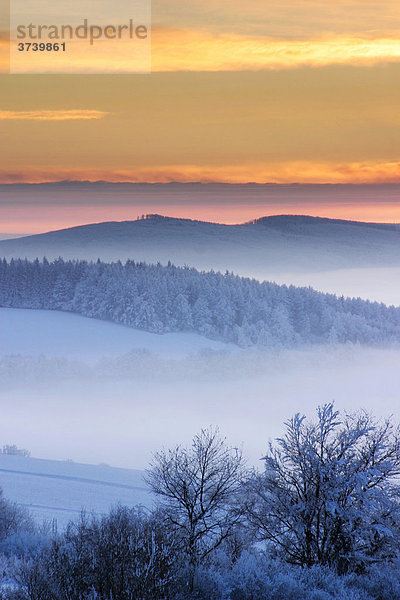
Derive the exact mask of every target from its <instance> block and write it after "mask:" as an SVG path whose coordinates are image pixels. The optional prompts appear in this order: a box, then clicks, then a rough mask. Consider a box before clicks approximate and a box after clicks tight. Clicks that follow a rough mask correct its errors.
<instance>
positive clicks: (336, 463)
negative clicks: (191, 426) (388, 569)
mask: <svg viewBox="0 0 400 600" xmlns="http://www.w3.org/2000/svg"><path fill="white" fill-rule="evenodd" d="M317 414H318V418H317V420H316V421H315V422H308V421H306V419H305V417H304V416H301V415H299V414H297V415H296V416H294V417H293V418H292V419H290V421H288V422H287V423H286V433H285V435H284V436H283V437H282V438H280V439H277V440H276V442H275V443H271V444H270V445H269V450H268V453H267V455H266V456H265V457H264V461H265V471H264V473H263V474H254V476H253V477H252V478H251V479H250V482H249V484H248V496H247V499H246V512H247V515H248V519H249V522H250V524H251V526H252V527H253V528H254V530H255V532H256V534H257V537H258V538H259V539H260V540H267V541H268V542H269V544H270V545H271V546H272V547H275V549H277V550H278V551H280V552H281V553H282V554H283V556H284V557H285V559H286V560H287V561H288V562H291V563H294V564H298V565H302V566H309V567H310V566H312V565H314V564H321V565H327V566H329V567H332V568H334V569H336V570H337V571H338V572H339V573H343V572H346V571H348V570H361V569H363V568H364V567H366V566H367V565H368V564H370V563H374V562H379V561H381V560H388V559H391V558H393V557H394V555H395V554H396V552H397V550H398V548H397V546H398V543H399V534H400V528H399V503H398V499H397V498H396V495H397V494H398V490H399V487H398V483H397V481H396V477H397V476H398V475H399V474H400V434H399V428H398V427H395V426H394V425H393V424H392V422H391V421H390V420H387V421H385V422H380V421H376V420H374V418H373V417H371V416H370V415H368V414H367V413H365V412H362V413H354V414H350V415H346V416H344V417H341V416H340V414H339V412H338V411H336V410H334V406H333V404H326V405H324V406H322V407H319V408H318V411H317Z"/></svg>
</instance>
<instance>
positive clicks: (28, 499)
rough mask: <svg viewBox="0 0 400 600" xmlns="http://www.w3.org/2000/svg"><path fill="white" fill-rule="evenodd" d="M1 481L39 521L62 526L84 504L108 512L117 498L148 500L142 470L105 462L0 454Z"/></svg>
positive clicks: (10, 496) (133, 501)
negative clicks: (86, 463)
mask: <svg viewBox="0 0 400 600" xmlns="http://www.w3.org/2000/svg"><path fill="white" fill-rule="evenodd" d="M0 485H1V487H2V488H3V491H4V495H5V497H6V498H8V499H9V500H12V501H13V502H17V503H18V504H19V505H20V506H24V507H25V508H27V509H28V510H29V511H30V512H31V513H32V514H33V516H34V517H35V519H36V520H37V521H38V522H42V521H43V520H53V519H55V520H56V521H57V525H58V526H59V527H63V526H64V525H65V524H66V523H67V522H68V521H69V520H71V519H75V518H78V517H79V515H80V513H81V511H82V509H85V510H86V511H87V512H94V513H95V514H102V513H106V512H108V510H109V508H110V506H113V505H115V504H117V503H119V502H120V503H121V504H125V505H128V506H134V505H136V504H143V505H147V506H149V505H151V502H152V500H151V497H150V494H149V493H148V491H147V489H146V485H145V483H144V481H143V472H142V471H137V470H133V469H119V468H115V467H109V466H106V465H96V466H95V465H85V464H79V463H73V462H70V461H55V460H43V459H38V458H24V457H20V456H7V455H3V454H0Z"/></svg>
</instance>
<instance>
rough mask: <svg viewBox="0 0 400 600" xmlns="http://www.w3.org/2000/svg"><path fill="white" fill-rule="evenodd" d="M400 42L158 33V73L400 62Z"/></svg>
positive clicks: (155, 46) (154, 45)
mask: <svg viewBox="0 0 400 600" xmlns="http://www.w3.org/2000/svg"><path fill="white" fill-rule="evenodd" d="M399 60H400V39H398V38H394V37H393V38H392V37H387V38H377V39H369V38H366V37H365V38H364V37H341V36H340V37H328V38H321V39H307V40H279V39H271V38H262V37H246V36H241V35H213V34H210V33H207V32H199V31H191V30H169V29H162V28H158V29H157V28H156V29H155V30H154V32H153V38H152V70H153V71H156V72H157V71H222V70H226V71H240V70H259V69H273V70H275V69H286V68H298V67H305V66H313V67H325V66H328V65H366V66H371V65H375V64H378V63H390V62H398V61H399Z"/></svg>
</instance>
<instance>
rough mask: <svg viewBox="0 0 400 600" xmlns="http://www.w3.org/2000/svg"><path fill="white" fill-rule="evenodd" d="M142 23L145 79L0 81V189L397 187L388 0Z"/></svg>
mask: <svg viewBox="0 0 400 600" xmlns="http://www.w3.org/2000/svg"><path fill="white" fill-rule="evenodd" d="M45 1H47V0H43V2H45ZM152 14H153V16H152V24H153V31H152V69H153V72H152V73H151V74H150V75H95V74H93V75H89V76H88V75H9V74H5V73H3V74H1V75H0V88H1V96H0V139H1V142H2V143H1V145H0V182H3V183H13V182H21V181H23V182H40V181H57V180H63V179H89V180H97V179H102V180H109V181H149V182H157V181H162V182H168V181H171V180H179V181H221V182H234V183H240V182H247V181H256V182H265V181H268V182H278V183H291V182H301V183H308V182H310V183H325V182H330V183H373V182H400V144H399V142H400V109H399V107H400V37H399V35H398V27H397V23H398V22H399V18H400V5H399V3H398V1H397V0H396V1H393V0H380V1H379V2H378V1H371V0H362V1H361V0H346V1H345V0H337V1H336V2H335V3H327V2H326V0H296V1H295V2H293V1H288V0H281V1H280V2H279V3H263V2H260V1H259V0H247V1H245V0H231V2H229V3H227V2H226V1H225V0H213V1H212V2H211V0H201V1H200V0H185V2H183V1H182V0H154V2H153V5H152ZM0 28H1V22H0ZM4 38H5V34H4V31H3V34H2V35H0V47H4ZM2 40H3V42H2ZM121 43H122V42H121ZM102 56H105V55H104V54H102V50H101V47H100V46H99V49H98V53H97V60H96V65H97V66H96V68H97V67H98V66H99V67H100V68H101V64H102V60H103V59H102ZM116 57H117V54H116ZM115 60H116V61H117V58H116V59H115ZM16 202H17V201H16ZM376 203H377V204H376V209H374V210H375V213H374V214H377V213H378V212H379V214H381V212H382V211H383V212H384V213H385V215H387V219H386V220H393V219H396V218H397V217H396V216H395V213H393V211H392V212H390V211H389V209H388V207H387V206H386V205H385V206H384V205H383V204H380V205H379V198H377V199H376ZM279 206H280V205H278V208H279ZM357 206H358V207H360V204H357ZM391 206H393V205H391ZM171 208H172V205H171ZM286 208H290V207H286ZM303 208H304V210H306V209H307V210H308V208H309V207H307V205H305V206H304V207H303ZM283 209H285V207H283ZM31 210H33V208H32V209H31ZM116 210H117V209H116ZM204 210H205V209H204ZM224 210H225V209H224ZM226 210H228V211H229V209H226ZM233 210H234V209H233V208H232V211H233ZM235 210H236V209H235ZM332 210H333V208H332ZM335 210H336V209H335ZM338 210H339V213H340V211H341V210H342V208H340V207H339V209H338ZM357 210H358V212H357ZM360 210H361V209H360V208H356V209H355V213H354V214H353V211H351V215H350V214H347V213H346V214H347V216H351V217H352V218H358V217H359V218H367V215H368V214H371V215H372V214H373V213H371V212H370V211H371V209H370V208H368V210H367V208H366V206H365V207H364V208H363V209H362V211H361V212H360ZM396 210H397V209H396ZM285 211H286V209H285V210H284V212H285ZM388 211H389V212H388ZM117 212H118V211H117ZM203 212H204V211H203ZM249 212H251V211H247V212H246V210H244V213H243V214H245V213H246V215H247V214H249ZM118 214H120V213H118ZM121 214H122V213H121ZM204 214H205V212H204ZM232 214H233V213H232ZM236 214H237V213H235V215H236ZM340 214H341V213H340ZM363 215H364V216H363ZM396 215H397V213H396ZM252 216H257V215H252ZM82 218H84V217H82ZM85 218H86V217H85ZM122 218H125V217H123V216H122ZM226 218H228V217H226ZM226 218H225V220H226ZM368 218H369V217H368ZM231 220H232V219H231ZM380 220H381V219H380ZM383 220H385V218H384V219H383ZM22 225H23V224H22V223H20V226H22ZM0 229H2V230H4V227H0Z"/></svg>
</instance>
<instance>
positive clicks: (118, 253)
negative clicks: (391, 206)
mask: <svg viewBox="0 0 400 600" xmlns="http://www.w3.org/2000/svg"><path fill="white" fill-rule="evenodd" d="M59 256H62V257H63V258H65V259H83V260H93V261H95V260H97V259H98V258H100V259H101V260H104V261H107V262H110V261H118V260H121V261H126V260H128V259H133V260H136V261H146V262H147V263H157V262H161V263H162V264H167V262H168V261H171V262H173V263H174V264H176V265H182V266H183V265H189V266H193V267H196V268H197V269H201V270H203V269H204V270H210V269H214V270H219V271H222V272H224V271H225V270H229V271H234V272H235V273H237V274H239V275H244V276H253V277H257V278H259V279H273V278H274V275H281V274H282V273H285V272H288V273H296V272H297V273H313V272H321V271H329V270H338V269H354V268H365V267H374V268H375V267H399V266H400V229H399V226H398V225H395V224H393V225H391V224H381V223H362V222H357V221H344V220H336V219H327V218H319V217H310V216H306V215H276V216H270V217H261V218H260V219H256V220H254V221H251V222H248V223H243V224H239V225H224V224H218V223H212V222H205V221H197V220H190V219H179V218H174V217H166V216H162V215H158V214H152V215H149V216H148V217H147V218H143V219H139V220H136V221H121V222H119V221H110V222H101V223H93V224H89V225H80V226H77V227H71V228H68V229H61V230H57V231H51V232H48V233H43V234H38V235H31V236H27V237H22V238H18V239H12V240H3V241H0V257H5V258H8V259H10V258H13V257H14V258H25V257H27V258H28V259H35V258H36V257H38V258H40V259H41V258H43V257H46V258H48V259H55V258H58V257H59Z"/></svg>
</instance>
